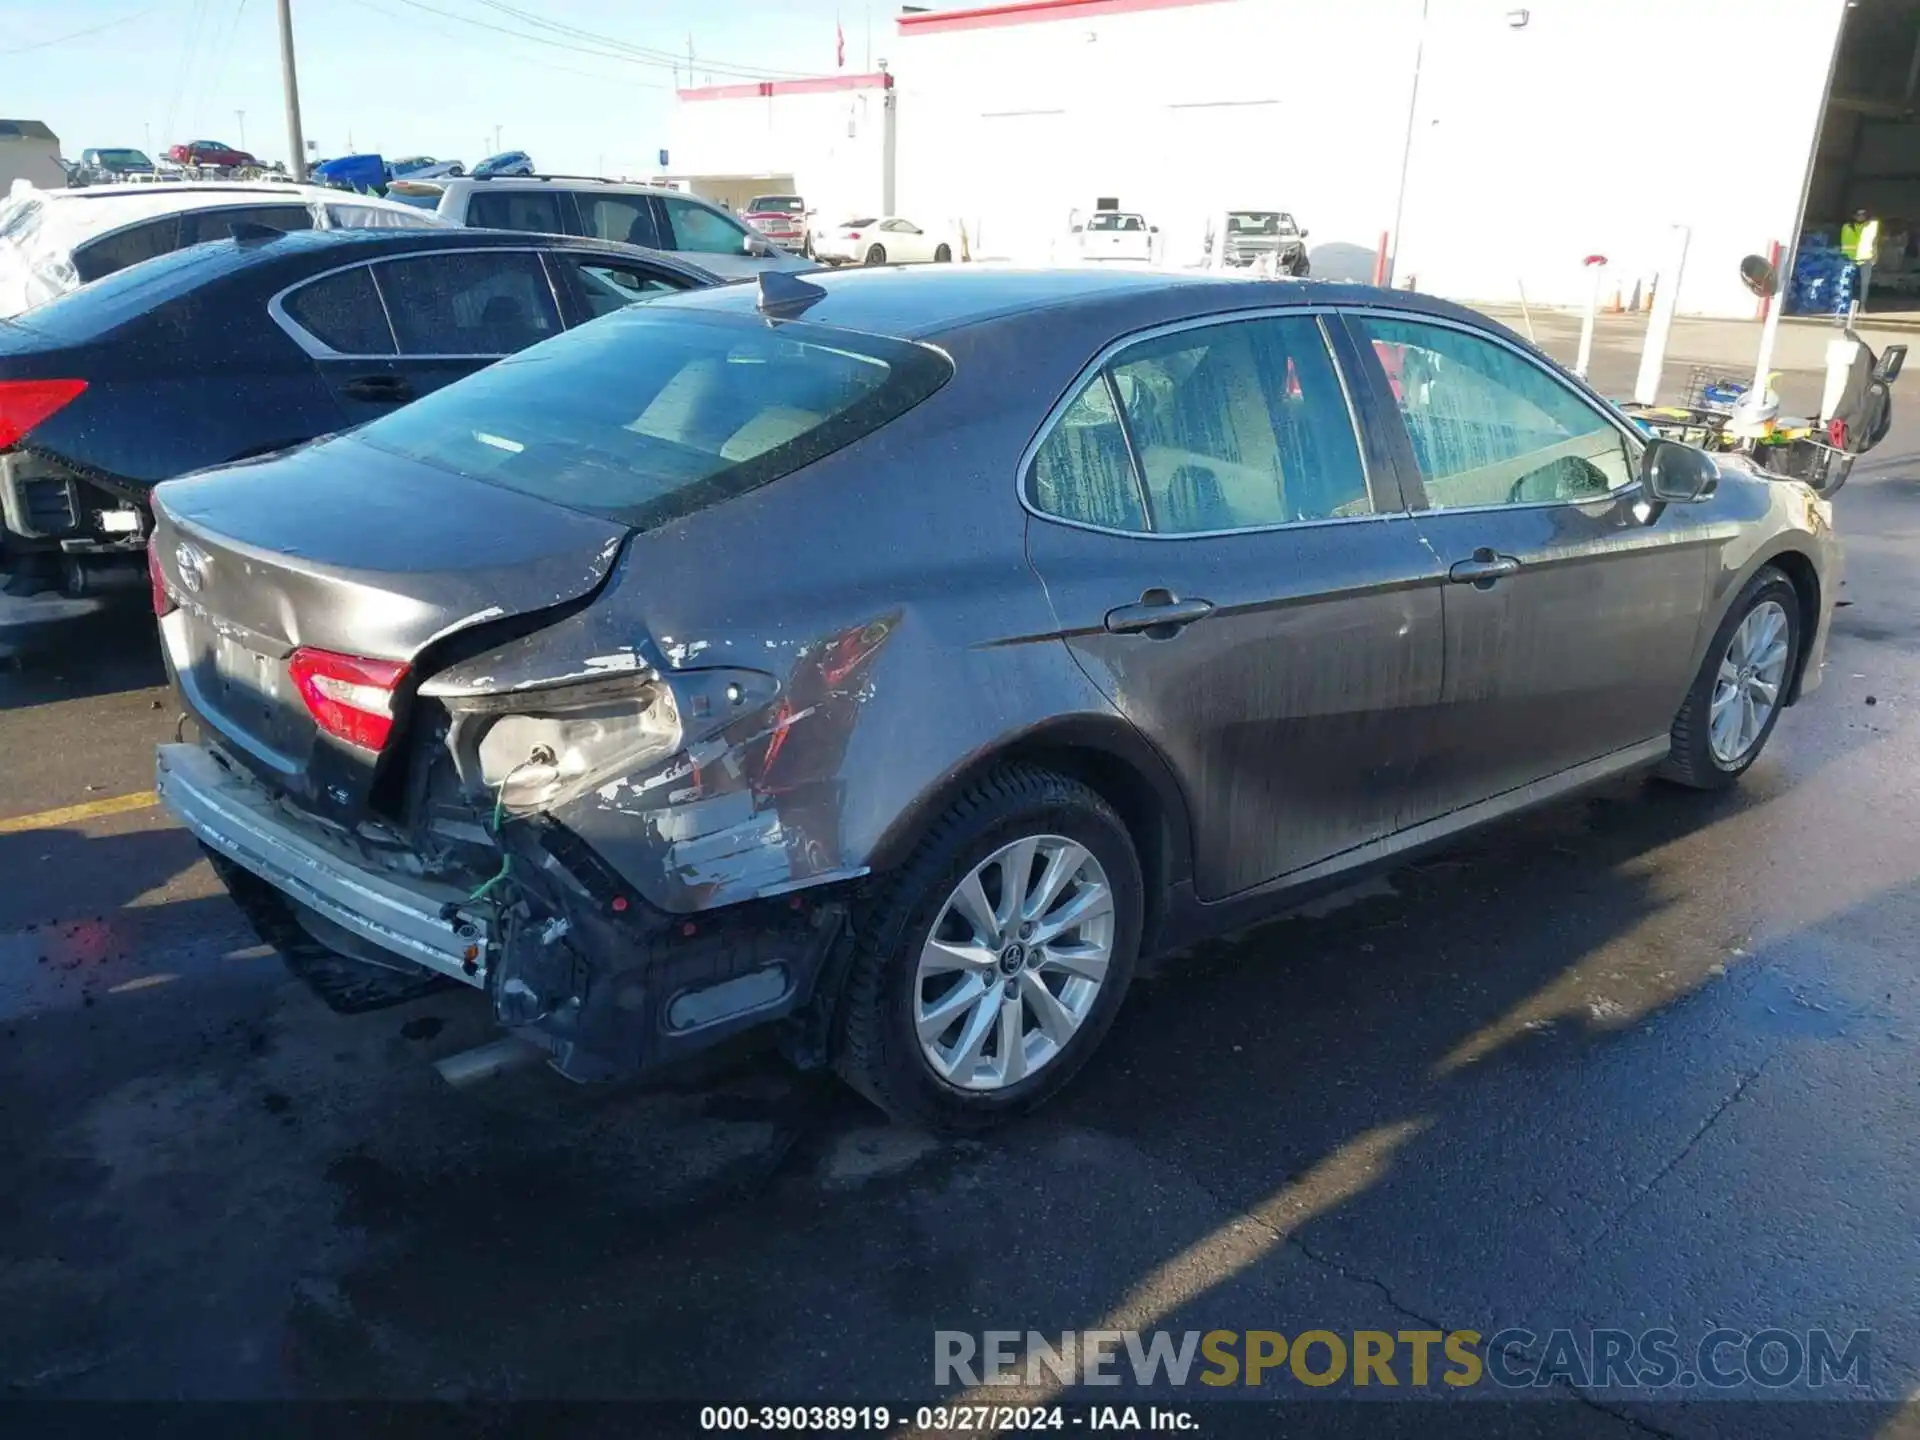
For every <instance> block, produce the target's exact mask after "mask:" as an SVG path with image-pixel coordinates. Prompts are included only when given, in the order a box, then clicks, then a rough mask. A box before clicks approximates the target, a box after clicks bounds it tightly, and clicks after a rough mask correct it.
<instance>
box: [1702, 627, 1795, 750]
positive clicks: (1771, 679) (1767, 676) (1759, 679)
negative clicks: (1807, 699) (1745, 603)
mask: <svg viewBox="0 0 1920 1440" xmlns="http://www.w3.org/2000/svg"><path fill="white" fill-rule="evenodd" d="M1790 638H1791V630H1790V629H1789V622H1788V620H1787V611H1786V607H1785V606H1783V605H1782V604H1781V603H1780V602H1779V601H1778V600H1765V601H1762V602H1761V603H1760V604H1758V605H1756V606H1754V607H1753V609H1751V610H1749V611H1748V612H1747V616H1746V618H1745V619H1744V620H1742V621H1741V622H1740V624H1739V627H1738V628H1737V629H1735V630H1734V632H1733V638H1732V639H1731V640H1729V641H1728V642H1727V653H1726V654H1725V655H1723V656H1721V657H1720V669H1719V671H1718V672H1717V673H1716V674H1715V676H1714V681H1713V699H1712V702H1711V704H1710V705H1709V708H1708V716H1709V719H1708V726H1707V741H1708V744H1709V745H1710V746H1711V747H1712V749H1713V758H1714V759H1715V760H1717V761H1719V762H1720V763H1721V764H1722V765H1726V766H1729V767H1731V766H1734V765H1738V764H1739V763H1740V762H1741V761H1742V760H1744V759H1745V758H1746V756H1747V753H1748V752H1749V751H1751V750H1752V749H1753V747H1754V746H1755V745H1756V744H1757V743H1759V740H1760V735H1761V732H1762V731H1764V730H1765V729H1766V728H1767V720H1768V719H1769V718H1770V717H1771V716H1772V714H1773V712H1774V710H1775V708H1776V707H1778V705H1779V703H1780V690H1781V687H1782V685H1783V684H1784V683H1785V681H1786V675H1787V656H1788V649H1789V640H1790Z"/></svg>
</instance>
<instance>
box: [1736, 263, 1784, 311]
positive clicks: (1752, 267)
mask: <svg viewBox="0 0 1920 1440" xmlns="http://www.w3.org/2000/svg"><path fill="white" fill-rule="evenodd" d="M1740 283H1741V284H1742V285H1745V286H1746V287H1747V289H1749V290H1751V291H1752V292H1753V293H1754V294H1756V295H1758V296H1759V297H1760V298H1761V299H1763V300H1764V299H1768V298H1770V297H1772V296H1774V295H1778V294H1779V293H1780V273H1779V271H1777V270H1775V269H1774V267H1773V262H1772V261H1771V260H1769V259H1767V258H1766V256H1764V255H1749V256H1747V258H1746V259H1744V260H1742V261H1741V262H1740Z"/></svg>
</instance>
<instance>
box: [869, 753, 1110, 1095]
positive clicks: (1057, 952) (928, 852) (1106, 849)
mask: <svg viewBox="0 0 1920 1440" xmlns="http://www.w3.org/2000/svg"><path fill="white" fill-rule="evenodd" d="M1140 917H1141V879H1140V864H1139V861H1138V859H1137V858H1136V856H1135V854H1134V850H1133V842H1132V840H1131V838H1130V837H1129V836H1128V834H1127V830H1126V826H1125V825H1124V824H1122V823H1121V820H1120V817H1119V816H1118V815H1117V814H1115V813H1114V811H1113V807H1112V806H1110V805H1108V804H1107V802H1106V801H1105V800H1103V799H1102V798H1101V797H1100V796H1099V795H1098V794H1096V793H1095V792H1094V791H1092V790H1090V789H1088V788H1087V787H1086V786H1084V785H1082V784H1080V783H1078V782H1077V781H1074V780H1070V779H1068V778H1066V777H1065V776H1062V775H1058V774H1055V773H1053V772H1052V771H1048V770H1041V769H1036V768H1033V767H1029V766H1014V767H1010V768H1008V769H1005V770H1002V771H999V772H997V773H995V774H994V775H992V776H990V777H989V778H988V779H986V780H984V781H982V782H981V783H980V784H979V785H977V786H975V787H974V788H973V789H972V790H970V791H969V792H968V793H967V794H966V795H964V796H963V797H961V799H960V800H959V801H957V802H956V803H955V804H954V806H953V808H952V809H950V810H949V811H948V812H947V813H946V814H945V815H944V816H943V817H942V818H941V819H940V821H939V822H938V823H937V824H936V825H935V826H934V827H933V829H932V831H931V832H930V833H929V834H928V836H927V838H926V839H925V840H923V841H922V842H921V844H920V846H919V848H918V849H916V850H915V851H914V853H913V855H912V857H911V858H910V859H909V860H908V861H907V863H906V864H905V865H904V866H902V867H901V868H900V869H899V870H898V871H896V872H894V874H893V875H892V876H891V877H890V878H889V879H888V881H887V882H886V883H885V884H884V886H883V887H882V888H881V890H880V891H879V893H877V894H876V895H875V896H874V897H873V899H872V901H871V902H870V904H869V905H867V906H865V907H863V910H862V914H861V916H860V918H859V920H858V922H857V924H856V929H855V941H854V945H855V950H854V956H853V963H852V966H851V969H850V971H849V975H848V979H847V991H846V995H845V1000H844V1003H843V1005H842V1011H841V1030H840V1043H839V1045H838V1047H837V1054H836V1063H837V1065H838V1067H839V1070H840V1073H841V1074H842V1075H843V1076H844V1077H845V1078H846V1080H847V1081H848V1082H849V1083H850V1084H851V1085H853V1087H854V1088H855V1089H857V1090H859V1091H860V1092H861V1093H862V1094H864V1095H865V1096H867V1098H868V1099H870V1100H872V1101H873V1102H874V1103H875V1104H876V1105H878V1106H879V1107H880V1108H881V1109H882V1110H885V1111H886V1112H887V1113H888V1114H889V1115H890V1116H892V1117H893V1118H894V1119H896V1120H900V1121H903V1122H906V1123H909V1124H917V1125H924V1126H928V1127H931V1128H935V1129H943V1130H961V1131H965V1130H979V1129H984V1128H985V1127H987V1126H989V1125H992V1124H995V1123H997V1122H998V1121H1000V1120H1004V1119H1007V1118H1009V1117H1011V1116H1014V1115H1020V1114H1024V1113H1026V1112H1027V1111H1030V1110H1032V1109H1033V1108H1034V1107H1035V1106H1037V1105H1039V1104H1040V1103H1041V1102H1043V1101H1044V1100H1046V1099H1047V1098H1048V1097H1049V1096H1051V1095H1053V1094H1054V1093H1055V1092H1056V1091H1057V1090H1059V1089H1060V1087H1061V1086H1063V1085H1065V1084H1066V1083H1067V1081H1068V1080H1070V1079H1072V1077H1073V1075H1074V1073H1075V1072H1076V1071H1077V1070H1079V1068H1080V1067H1081V1066H1082V1065H1083V1064H1085V1063H1086V1060H1087V1057H1088V1056H1089V1055H1091V1054H1092V1053H1093V1051H1094V1049H1095V1047H1096V1046H1098V1045H1099V1043H1100V1041H1101V1039H1102V1038H1103V1037H1104V1036H1105V1034H1106V1032H1107V1028H1108V1026H1110V1025H1111V1024H1112V1023H1113V1017H1114V1013H1115V1012H1116V1011H1117V1010H1118V1009H1119V1007H1120V1002H1121V1000H1122V998H1123V997H1124V996H1125V994H1126V990H1127V985H1128V983H1129V982H1130V981H1131V980H1132V978H1133V970H1134V963H1135V960H1136V958H1137V956H1138V952H1139V947H1140Z"/></svg>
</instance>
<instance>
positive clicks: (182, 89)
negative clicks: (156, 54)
mask: <svg viewBox="0 0 1920 1440" xmlns="http://www.w3.org/2000/svg"><path fill="white" fill-rule="evenodd" d="M206 18H207V0H194V7H193V28H192V29H190V30H189V31H188V32H187V43H186V44H185V45H184V46H183V47H181V51H180V74H179V76H178V77H177V78H176V79H175V80H174V82H173V98H172V99H170V100H168V101H167V123H166V131H165V133H163V134H162V135H161V137H160V138H161V139H163V140H164V139H165V138H166V136H167V134H170V133H171V132H172V130H173V117H174V115H175V114H176V113H177V112H178V111H179V109H180V102H181V101H182V100H184V99H185V98H186V95H187V81H188V79H189V78H191V76H192V75H193V62H194V58H195V55H196V53H197V52H198V50H199V48H200V26H201V24H202V23H203V22H204V21H205V20H206Z"/></svg>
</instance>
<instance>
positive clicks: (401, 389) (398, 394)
mask: <svg viewBox="0 0 1920 1440" xmlns="http://www.w3.org/2000/svg"><path fill="white" fill-rule="evenodd" d="M340 391H341V393H342V394H344V395H345V396H347V398H348V399H350V400H366V401H370V402H372V403H373V404H376V405H389V404H391V405H404V404H405V403H406V402H407V401H409V400H411V399H413V386H412V384H411V383H410V382H409V381H408V380H407V378H406V377H405V376H404V375H359V376H356V377H354V378H353V379H351V380H349V381H347V382H346V384H344V385H342V386H341V387H340Z"/></svg>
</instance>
